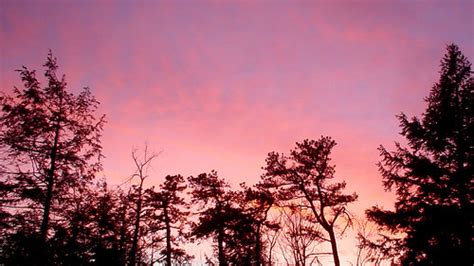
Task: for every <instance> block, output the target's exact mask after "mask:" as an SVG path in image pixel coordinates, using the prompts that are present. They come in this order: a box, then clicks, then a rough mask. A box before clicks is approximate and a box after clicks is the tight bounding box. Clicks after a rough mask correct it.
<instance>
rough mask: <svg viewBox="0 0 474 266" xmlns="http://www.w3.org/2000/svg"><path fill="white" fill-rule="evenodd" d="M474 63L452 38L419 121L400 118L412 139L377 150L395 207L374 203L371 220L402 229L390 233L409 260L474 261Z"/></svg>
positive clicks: (404, 258) (435, 262)
mask: <svg viewBox="0 0 474 266" xmlns="http://www.w3.org/2000/svg"><path fill="white" fill-rule="evenodd" d="M471 74H472V71H471V63H470V62H469V61H468V60H467V58H466V57H465V56H464V55H463V54H462V53H461V51H460V50H459V48H458V47H457V46H456V45H454V44H451V45H449V46H448V47H447V53H446V55H445V56H444V57H443V59H442V60H441V71H440V79H439V81H438V82H437V83H435V85H434V86H433V88H432V89H431V92H430V95H429V96H428V97H427V98H426V99H425V101H426V102H427V104H428V107H427V109H426V110H425V112H424V113H423V114H422V116H421V119H420V118H417V117H413V118H412V119H410V120H409V119H408V118H407V116H406V115H405V114H403V113H402V114H401V115H399V116H398V119H399V120H400V127H401V128H402V131H401V135H402V136H404V137H405V138H406V139H407V145H406V146H405V147H404V146H402V145H401V144H399V143H396V144H395V145H396V150H395V151H393V152H389V151H387V150H386V149H385V148H384V147H383V146H381V147H380V148H379V150H380V154H381V156H382V161H381V162H380V163H379V170H380V173H381V174H382V176H383V184H384V186H385V188H386V189H387V190H390V189H392V188H395V189H396V195H397V199H396V203H395V210H394V211H387V210H382V209H380V208H379V207H373V208H372V209H370V210H368V211H367V215H368V217H369V218H370V219H372V220H373V221H375V222H376V223H378V224H379V225H381V226H382V227H383V229H385V230H388V231H389V232H392V233H399V232H402V233H404V234H405V235H404V236H403V237H401V238H399V239H398V240H397V239H393V242H394V243H395V244H394V245H395V248H396V249H397V250H398V252H399V253H400V254H402V256H401V262H402V263H403V264H404V265H411V264H416V265H472V263H473V262H474V261H473V257H472V254H473V249H472V228H473V222H472V221H473V208H472V200H473V199H472V195H473V192H474V191H473V177H474V134H473V132H474V83H473V78H472V77H471Z"/></svg>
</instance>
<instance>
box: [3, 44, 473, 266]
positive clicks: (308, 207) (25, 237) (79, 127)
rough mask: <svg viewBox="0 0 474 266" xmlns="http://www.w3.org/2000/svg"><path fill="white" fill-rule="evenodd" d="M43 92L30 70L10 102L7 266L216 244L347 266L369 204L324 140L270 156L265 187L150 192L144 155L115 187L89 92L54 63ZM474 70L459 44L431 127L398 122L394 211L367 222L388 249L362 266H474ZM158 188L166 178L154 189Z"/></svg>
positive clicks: (257, 261) (237, 254) (136, 257)
mask: <svg viewBox="0 0 474 266" xmlns="http://www.w3.org/2000/svg"><path fill="white" fill-rule="evenodd" d="M44 67H45V68H46V71H45V74H44V76H45V77H44V79H45V80H46V84H45V85H44V87H42V86H41V84H40V81H39V79H38V78H37V77H36V72H35V71H34V70H29V69H28V68H26V67H23V68H22V69H20V70H18V72H19V74H20V78H21V80H22V82H23V88H21V89H19V88H15V89H14V90H13V92H12V93H10V94H2V95H1V96H0V97H1V98H0V105H1V113H0V151H1V158H0V160H1V165H0V174H1V175H0V194H1V201H0V236H1V239H0V264H2V265H153V264H155V263H161V264H163V265H169V266H171V265H186V264H189V263H190V262H191V261H192V259H193V257H192V256H190V255H189V254H187V252H186V250H185V249H184V248H183V247H184V245H185V244H186V243H189V242H198V243H199V242H202V241H210V242H211V243H213V253H212V254H208V257H207V263H208V264H209V265H220V266H224V265H257V266H258V265H274V264H275V263H276V262H277V261H278V259H280V262H282V260H284V261H283V262H286V263H287V264H293V265H313V264H316V263H318V264H319V263H320V261H321V260H320V259H321V258H322V257H325V258H326V259H330V260H331V261H332V262H333V263H334V265H340V264H341V258H340V255H339V252H338V251H339V247H338V239H339V238H340V237H341V236H342V235H343V234H344V232H345V231H346V229H347V228H349V227H351V226H352V225H353V217H352V216H351V214H350V212H349V211H348V208H349V204H350V203H352V202H354V201H355V200H357V194H356V193H352V194H346V193H345V192H344V190H345V186H346V183H345V182H344V181H343V180H340V179H335V175H336V172H335V166H334V164H333V163H331V151H332V149H333V148H334V146H335V145H336V142H335V141H334V140H333V139H331V138H330V137H325V136H322V137H321V138H319V139H317V140H310V139H307V140H303V141H302V142H298V143H296V147H295V148H294V149H292V150H290V152H289V154H284V153H277V152H270V153H269V154H268V156H267V158H266V165H265V166H264V167H263V170H264V174H263V175H262V176H261V179H260V181H259V182H258V183H257V184H255V185H253V186H247V185H246V184H244V183H242V184H241V185H240V188H238V189H235V188H232V187H231V186H230V185H229V184H228V183H227V181H226V180H225V179H223V178H221V177H219V176H218V174H217V172H216V171H211V172H209V173H201V174H198V175H195V176H190V177H187V178H185V177H183V176H181V175H179V174H178V175H168V176H166V177H164V178H163V179H162V183H161V184H159V185H157V186H156V187H150V186H149V184H148V182H149V178H148V176H149V174H150V173H149V171H148V169H149V167H150V166H151V165H152V163H153V160H155V159H156V157H157V155H156V154H150V153H149V152H148V150H147V149H145V150H144V151H143V153H142V154H140V152H138V151H134V152H133V153H132V163H134V164H135V167H136V172H135V173H133V174H132V175H131V176H130V178H129V179H128V180H127V181H128V182H126V183H125V185H121V186H119V187H114V188H111V187H110V186H108V185H107V182H106V180H105V179H100V178H97V177H96V176H97V173H98V172H99V171H100V170H102V166H101V161H100V160H101V158H102V148H101V145H100V137H101V134H102V128H103V126H104V124H105V120H104V116H100V115H98V114H97V107H98V104H99V103H98V101H97V100H96V99H95V98H94V97H93V96H92V94H91V92H90V90H89V89H88V88H85V89H83V90H82V91H81V92H80V93H79V94H73V93H71V92H68V91H67V90H66V86H67V83H66V81H65V77H64V76H58V74H57V70H58V66H57V63H56V59H55V58H54V57H53V56H52V55H51V53H50V54H49V55H48V57H47V61H46V64H45V65H44ZM471 74H472V71H471V64H470V63H469V61H468V60H467V58H466V57H465V56H464V55H462V53H461V52H460V51H459V49H458V47H457V46H455V45H450V46H448V50H447V54H446V55H445V57H444V58H443V59H442V61H441V71H440V80H439V81H438V82H437V83H436V84H435V85H434V86H433V88H432V90H431V92H430V94H429V96H428V97H427V98H426V102H427V104H428V107H427V109H426V111H425V112H424V113H423V114H422V117H421V118H417V117H414V118H412V119H408V118H407V116H406V115H404V114H403V113H402V114H401V115H400V116H399V119H400V126H401V129H402V132H401V134H402V136H404V137H405V138H406V139H407V145H406V147H404V146H403V145H401V144H398V143H396V145H395V151H388V150H386V149H385V148H384V147H383V146H381V147H380V148H379V150H380V153H381V161H380V163H379V170H380V173H381V175H382V178H383V184H384V186H385V188H386V189H392V188H395V190H396V191H395V192H396V195H397V199H396V202H395V209H394V210H392V211H387V210H384V209H382V208H380V207H378V206H375V207H372V208H371V209H369V210H367V218H368V221H366V222H364V223H363V224H364V225H366V223H367V222H373V223H375V224H376V225H378V232H377V235H378V237H375V238H374V237H372V236H371V237H369V235H368V234H365V233H361V234H360V235H359V239H360V241H359V243H360V244H359V247H358V248H359V251H358V254H359V255H360V254H362V251H363V249H368V250H370V252H367V253H366V254H368V257H367V258H363V259H362V258H360V256H358V258H357V262H356V263H357V264H358V265H359V264H361V263H360V262H361V261H363V262H369V263H379V262H380V261H381V260H391V261H393V262H395V263H400V264H403V265H451V264H455V265H471V264H472V263H473V256H472V254H473V248H472V228H473V222H472V218H473V217H472V193H473V189H472V183H473V175H474V172H473V171H474V170H473V152H474V143H473V139H474V136H473V135H474V134H473V132H474V115H473V113H474V95H473V79H472V77H471ZM154 178H156V177H154ZM359 224H362V223H359Z"/></svg>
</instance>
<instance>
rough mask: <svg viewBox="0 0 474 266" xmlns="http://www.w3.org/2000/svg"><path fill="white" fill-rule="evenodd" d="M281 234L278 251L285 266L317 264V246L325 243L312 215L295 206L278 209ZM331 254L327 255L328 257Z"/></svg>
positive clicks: (318, 253)
mask: <svg viewBox="0 0 474 266" xmlns="http://www.w3.org/2000/svg"><path fill="white" fill-rule="evenodd" d="M280 216H281V227H282V232H281V236H280V239H279V244H280V249H281V252H282V254H283V258H284V259H285V261H286V263H287V264H291V265H297V266H305V265H313V263H314V262H318V264H320V262H319V258H318V256H319V255H328V254H327V253H322V252H318V250H317V247H318V245H319V244H320V243H321V242H323V241H326V240H325V239H324V237H323V235H322V233H321V229H320V228H319V224H317V223H314V222H313V221H312V214H311V213H310V212H308V211H307V210H302V209H300V208H298V207H297V206H289V207H285V208H281V209H280ZM330 254H331V253H329V255H330Z"/></svg>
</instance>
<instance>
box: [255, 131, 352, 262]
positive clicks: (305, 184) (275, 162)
mask: <svg viewBox="0 0 474 266" xmlns="http://www.w3.org/2000/svg"><path fill="white" fill-rule="evenodd" d="M335 145H336V142H335V141H334V140H332V139H331V138H330V137H321V138H320V139H319V140H304V141H303V142H302V143H296V148H295V149H294V150H292V151H291V152H290V155H289V156H286V155H284V154H279V153H276V152H271V153H269V154H268V157H267V159H266V162H267V165H266V166H265V167H264V170H265V173H264V175H263V176H262V182H261V184H260V186H262V187H265V188H268V189H272V190H274V191H275V195H276V197H277V198H278V199H279V200H280V201H282V202H283V201H288V202H290V203H291V201H295V200H299V199H304V201H303V204H301V206H300V207H301V208H303V209H307V210H310V211H311V213H312V215H313V217H312V218H313V222H317V223H319V224H320V225H321V227H322V228H323V229H324V231H325V233H326V234H327V235H326V236H325V238H326V239H328V240H329V243H330V244H331V249H332V255H333V258H334V264H335V265H337V266H338V265H340V261H339V254H338V249H337V240H336V235H337V234H336V233H337V231H336V230H335V229H336V228H337V226H338V224H337V223H336V222H338V220H340V219H339V218H341V217H342V216H346V217H347V218H349V219H348V221H350V217H349V215H348V212H347V210H346V207H347V204H348V203H351V202H353V201H355V200H356V199H357V195H356V194H355V193H353V194H352V195H346V194H343V189H344V188H345V186H346V183H345V182H339V183H329V181H330V180H331V179H333V178H334V173H335V166H333V165H331V164H330V160H331V159H330V157H329V156H330V154H331V150H332V148H333V147H334V146H335ZM348 224H349V223H347V225H348ZM345 227H346V226H344V229H345ZM344 229H342V232H343V231H344Z"/></svg>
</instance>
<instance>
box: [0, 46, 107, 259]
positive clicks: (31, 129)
mask: <svg viewBox="0 0 474 266" xmlns="http://www.w3.org/2000/svg"><path fill="white" fill-rule="evenodd" d="M44 67H45V68H46V71H45V74H44V76H45V78H46V80H47V85H46V86H45V87H41V84H40V82H39V80H38V79H37V77H36V72H35V71H34V70H29V69H28V68H26V67H23V68H22V69H20V70H18V72H19V73H20V77H21V80H22V81H23V85H24V88H22V89H18V88H15V89H14V90H13V93H12V95H11V96H9V95H2V96H1V97H0V107H1V113H0V126H1V128H0V149H1V150H2V152H3V157H2V162H3V165H2V167H1V170H2V178H1V182H0V184H1V186H0V189H1V193H2V196H3V197H2V198H3V199H2V211H1V212H0V213H1V214H2V222H1V224H4V225H5V227H2V228H1V229H2V235H4V236H6V237H7V238H8V237H9V236H8V235H10V234H11V236H13V235H16V242H15V243H19V242H18V241H23V240H25V241H26V240H27V239H29V240H31V241H29V240H28V243H25V246H28V245H37V246H36V248H35V249H30V250H41V252H38V254H33V253H35V252H31V254H30V255H31V256H33V257H31V258H30V256H29V255H28V254H22V259H23V260H29V259H31V260H32V261H34V263H33V264H36V263H40V264H47V263H54V260H55V259H56V255H53V254H48V252H49V249H50V248H51V250H54V249H55V246H54V245H56V244H57V243H56V242H54V241H53V239H52V237H54V238H56V240H58V241H60V239H57V238H59V237H60V235H62V231H63V230H62V229H64V228H63V227H62V226H63V225H61V224H60V223H59V221H60V220H61V219H63V218H65V217H64V216H68V215H70V214H71V213H66V212H62V211H61V210H62V209H63V207H64V206H65V204H67V203H69V200H74V199H72V197H74V196H71V195H72V194H73V193H75V191H74V189H75V188H83V187H84V186H86V185H87V183H88V182H89V181H90V180H91V179H92V178H93V177H94V175H95V173H96V172H97V171H98V170H100V169H101V164H100V160H99V159H100V158H101V156H102V155H101V145H100V137H101V133H102V126H103V124H104V117H103V116H102V117H100V118H96V117H95V112H96V109H97V106H98V102H97V101H96V100H95V98H94V97H93V96H92V94H91V92H90V90H89V89H88V88H85V89H83V90H82V91H81V92H80V93H79V94H78V95H74V94H73V93H70V92H68V91H67V90H66V85H67V84H66V80H65V76H62V77H58V75H57V69H58V65H57V63H56V59H55V58H54V57H53V56H52V54H51V53H49V55H48V58H47V61H46V63H45V64H44ZM9 209H10V210H9ZM11 209H15V211H11ZM19 221H22V222H21V223H19ZM81 222H82V221H81ZM70 225H71V226H73V227H74V226H76V227H80V226H82V225H81V224H77V223H76V224H70ZM25 236H28V238H26V237H25ZM50 240H51V241H50ZM34 243H36V244H34ZM69 244H71V245H74V243H69ZM21 246H24V245H23V244H21ZM21 246H18V248H19V249H24V248H23V247H21ZM8 248H11V246H10V247H8ZM8 248H7V249H8ZM24 250H25V252H27V251H28V250H26V249H24ZM58 256H59V255H58ZM2 257H3V258H4V260H6V261H10V259H12V260H13V261H10V262H11V263H13V264H15V262H14V259H13V258H14V254H9V253H7V252H2Z"/></svg>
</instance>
